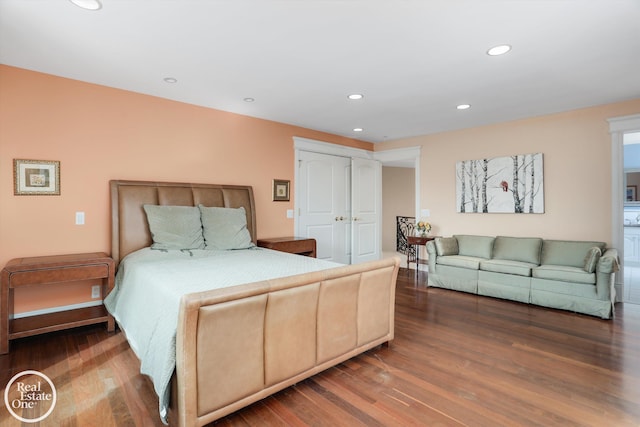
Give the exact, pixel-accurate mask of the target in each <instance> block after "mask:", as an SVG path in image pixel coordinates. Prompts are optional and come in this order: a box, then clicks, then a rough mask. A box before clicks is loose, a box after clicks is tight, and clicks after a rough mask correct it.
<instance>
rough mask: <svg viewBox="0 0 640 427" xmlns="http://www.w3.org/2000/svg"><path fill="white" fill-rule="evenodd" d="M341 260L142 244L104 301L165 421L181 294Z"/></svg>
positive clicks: (317, 267) (123, 265)
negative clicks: (162, 248) (148, 381)
mask: <svg viewBox="0 0 640 427" xmlns="http://www.w3.org/2000/svg"><path fill="white" fill-rule="evenodd" d="M339 265H340V264H336V263H333V262H328V261H323V260H318V259H315V258H309V257H303V256H299V255H292V254H288V253H284V252H277V251H273V250H269V249H263V248H252V249H245V250H232V251H211V250H191V251H159V250H152V249H149V248H145V249H141V250H139V251H136V252H134V253H132V254H129V255H128V256H126V257H125V258H124V259H123V261H122V262H121V263H120V266H119V268H118V274H117V275H116V283H115V289H114V290H113V292H111V293H110V294H109V295H108V296H107V297H106V298H105V300H104V304H105V306H106V307H107V310H109V312H110V313H111V314H112V315H113V316H114V318H115V319H116V321H117V322H118V324H119V325H120V327H121V328H122V330H123V331H124V332H125V334H126V336H127V339H128V341H129V344H130V345H131V348H132V349H133V351H134V352H135V353H136V355H137V356H138V358H139V359H140V361H141V368H140V370H141V372H142V373H143V374H145V375H148V376H149V377H151V379H152V381H153V385H154V388H155V391H156V393H157V394H158V397H159V401H160V416H161V418H162V420H163V421H164V422H165V423H166V421H167V420H166V417H167V409H168V404H169V390H170V387H169V382H170V380H171V376H172V374H173V371H174V369H175V362H176V330H177V326H178V310H179V305H180V298H181V297H182V295H185V294H189V293H193V292H201V291H205V290H209V289H219V288H224V287H229V286H235V285H241V284H245V283H251V282H256V281H260V280H267V279H273V278H277V277H284V276H292V275H295V274H301V273H306V272H310V271H318V270H323V269H327V268H333V267H337V266H339Z"/></svg>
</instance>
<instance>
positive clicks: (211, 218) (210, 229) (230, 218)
mask: <svg viewBox="0 0 640 427" xmlns="http://www.w3.org/2000/svg"><path fill="white" fill-rule="evenodd" d="M198 207H199V208H200V213H201V217H202V228H203V229H204V241H205V246H206V249H220V250H227V249H247V248H251V247H253V246H255V245H254V244H253V241H252V240H251V234H250V233H249V229H248V228H247V214H246V211H245V210H244V208H243V207H239V208H218V207H206V206H203V205H199V206H198Z"/></svg>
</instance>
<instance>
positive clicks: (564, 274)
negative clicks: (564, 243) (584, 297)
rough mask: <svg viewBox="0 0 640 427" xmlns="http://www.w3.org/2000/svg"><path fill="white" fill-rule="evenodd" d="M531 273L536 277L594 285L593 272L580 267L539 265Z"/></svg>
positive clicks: (594, 276)
mask: <svg viewBox="0 0 640 427" xmlns="http://www.w3.org/2000/svg"><path fill="white" fill-rule="evenodd" d="M531 275H532V276H533V277H535V278H538V279H547V280H558V281H563V282H573V283H588V284H592V285H595V283H596V275H595V273H587V272H586V271H584V269H583V268H582V267H570V266H564V265H541V266H540V267H535V268H534V269H533V270H532V271H531Z"/></svg>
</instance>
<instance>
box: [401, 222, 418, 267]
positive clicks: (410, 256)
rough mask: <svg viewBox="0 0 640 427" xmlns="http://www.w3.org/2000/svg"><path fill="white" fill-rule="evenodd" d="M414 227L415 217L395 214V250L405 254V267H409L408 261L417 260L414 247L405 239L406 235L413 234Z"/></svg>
mask: <svg viewBox="0 0 640 427" xmlns="http://www.w3.org/2000/svg"><path fill="white" fill-rule="evenodd" d="M415 227H416V219H415V217H412V216H396V251H398V252H400V253H403V254H405V255H406V256H407V268H409V263H411V262H416V260H417V254H416V247H415V246H414V245H410V244H409V242H408V241H407V236H410V235H412V234H413V230H414V229H415Z"/></svg>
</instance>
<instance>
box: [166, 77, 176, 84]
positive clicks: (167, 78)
mask: <svg viewBox="0 0 640 427" xmlns="http://www.w3.org/2000/svg"><path fill="white" fill-rule="evenodd" d="M163 80H164V81H165V83H178V79H176V78H175V77H165V78H164V79H163Z"/></svg>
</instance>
